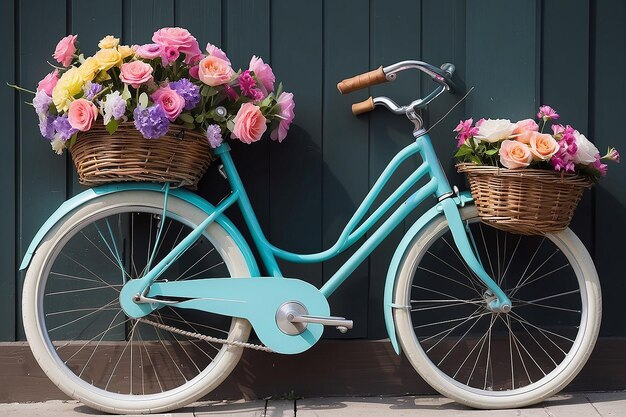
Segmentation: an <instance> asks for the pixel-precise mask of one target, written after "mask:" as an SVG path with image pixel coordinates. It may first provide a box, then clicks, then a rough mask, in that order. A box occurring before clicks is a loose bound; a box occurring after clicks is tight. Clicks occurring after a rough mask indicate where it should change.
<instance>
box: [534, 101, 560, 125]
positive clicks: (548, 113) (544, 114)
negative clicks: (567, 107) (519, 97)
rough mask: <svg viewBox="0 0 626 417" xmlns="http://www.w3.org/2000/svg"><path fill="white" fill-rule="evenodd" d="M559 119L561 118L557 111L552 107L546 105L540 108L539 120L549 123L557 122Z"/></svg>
mask: <svg viewBox="0 0 626 417" xmlns="http://www.w3.org/2000/svg"><path fill="white" fill-rule="evenodd" d="M559 117H560V116H559V115H558V113H557V112H556V110H554V109H553V108H552V107H550V106H545V105H544V106H541V107H539V112H538V113H537V119H543V121H544V122H547V121H548V120H557V119H558V118H559Z"/></svg>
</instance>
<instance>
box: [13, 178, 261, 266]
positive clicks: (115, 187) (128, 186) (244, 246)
mask: <svg viewBox="0 0 626 417" xmlns="http://www.w3.org/2000/svg"><path fill="white" fill-rule="evenodd" d="M137 190H146V191H157V192H163V191H164V187H163V185H162V184H156V183H149V182H127V183H119V184H108V185H103V186H100V187H96V188H90V189H88V190H86V191H83V192H82V193H80V194H78V195H76V196H75V197H72V198H71V199H69V200H67V201H65V202H64V203H63V204H61V206H59V208H58V209H57V210H56V211H55V212H54V213H53V214H52V215H51V216H50V217H49V218H48V220H46V222H45V223H44V224H43V226H41V228H40V229H39V231H38V232H37V234H36V235H35V237H34V238H33V240H32V241H31V242H30V245H29V246H28V249H27V250H26V254H25V255H24V258H23V259H22V263H21V265H20V271H21V270H23V269H26V268H27V267H28V265H29V264H30V260H31V259H32V257H33V254H34V253H35V251H36V250H37V248H38V247H39V244H40V243H41V241H42V240H43V238H44V237H45V236H46V234H47V233H48V232H49V231H50V230H51V229H52V228H53V227H54V225H55V224H56V223H57V222H59V221H61V220H62V219H63V218H64V217H65V216H66V215H67V214H68V213H70V212H72V211H73V210H75V209H76V208H78V207H80V206H82V205H83V204H85V203H87V202H89V201H91V200H93V199H95V198H98V197H101V196H103V195H106V194H111V193H115V192H120V191H137ZM169 193H170V195H174V196H176V197H178V198H180V199H181V200H184V201H186V202H188V203H190V204H193V205H194V206H196V207H198V208H199V209H200V210H202V211H204V212H205V213H207V215H208V214H210V213H212V212H213V211H214V210H215V207H214V206H213V205H212V204H211V203H209V202H208V201H206V200H205V199H203V198H202V197H200V196H198V195H197V194H194V193H192V192H191V191H189V190H186V189H184V188H171V189H170V191H169ZM215 221H216V222H217V223H218V224H219V225H220V226H222V227H223V228H224V229H225V230H226V232H228V234H229V235H231V237H232V238H233V240H234V241H235V243H237V246H238V247H239V249H241V252H242V253H243V255H244V257H245V259H246V262H247V264H248V268H249V269H250V273H251V274H252V276H259V275H260V274H259V268H258V265H257V263H256V260H255V259H254V255H253V254H252V251H251V250H250V246H248V243H247V242H246V241H245V239H244V238H243V236H242V235H241V233H240V232H239V230H238V229H237V228H236V227H235V225H234V224H233V223H232V222H231V221H230V220H229V219H228V218H227V217H226V216H224V215H223V214H222V215H220V216H218V217H217V219H216V220H215Z"/></svg>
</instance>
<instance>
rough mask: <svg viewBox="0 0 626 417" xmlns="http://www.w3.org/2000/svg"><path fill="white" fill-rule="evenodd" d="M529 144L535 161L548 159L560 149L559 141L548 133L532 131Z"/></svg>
mask: <svg viewBox="0 0 626 417" xmlns="http://www.w3.org/2000/svg"><path fill="white" fill-rule="evenodd" d="M518 140H519V138H518ZM529 144H530V152H531V153H532V154H533V159H534V160H535V161H547V160H548V159H550V158H552V155H554V154H555V153H557V152H558V150H559V143H558V142H557V141H556V140H555V139H554V138H553V137H552V136H551V135H548V134H547V133H539V132H532V134H531V137H530V141H529Z"/></svg>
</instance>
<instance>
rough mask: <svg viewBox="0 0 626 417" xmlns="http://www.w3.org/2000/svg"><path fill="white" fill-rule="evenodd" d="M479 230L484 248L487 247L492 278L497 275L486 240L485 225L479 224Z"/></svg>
mask: <svg viewBox="0 0 626 417" xmlns="http://www.w3.org/2000/svg"><path fill="white" fill-rule="evenodd" d="M478 228H479V229H480V236H481V237H482V239H483V246H484V247H485V253H486V254H487V261H488V262H489V269H490V270H491V276H492V277H494V276H495V273H494V271H493V264H492V263H491V255H489V252H490V251H489V249H487V240H486V239H485V233H484V232H483V225H482V224H481V223H478Z"/></svg>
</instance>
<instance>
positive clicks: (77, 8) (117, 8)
mask: <svg viewBox="0 0 626 417" xmlns="http://www.w3.org/2000/svg"><path fill="white" fill-rule="evenodd" d="M71 7H72V11H71V13H70V15H71V19H72V20H71V22H69V32H71V33H74V34H78V38H79V40H80V46H81V52H82V53H83V54H84V55H85V57H89V56H92V55H93V54H95V53H96V52H97V51H98V49H99V48H98V42H100V39H102V38H104V37H105V36H106V35H113V36H115V37H116V38H119V37H121V35H122V0H112V1H107V2H106V3H103V4H102V6H99V7H93V4H90V3H89V2H83V1H73V2H71ZM98 122H99V123H102V120H101V119H100V120H98ZM67 179H68V184H67V197H68V198H69V197H72V196H74V195H76V194H78V193H80V192H81V191H84V190H86V189H87V187H85V186H83V185H81V184H80V183H79V182H78V174H77V172H76V169H75V168H74V164H73V162H72V160H71V157H70V155H69V154H68V156H67Z"/></svg>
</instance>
